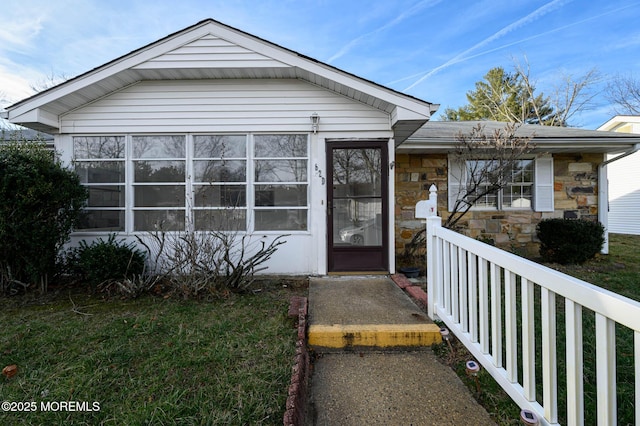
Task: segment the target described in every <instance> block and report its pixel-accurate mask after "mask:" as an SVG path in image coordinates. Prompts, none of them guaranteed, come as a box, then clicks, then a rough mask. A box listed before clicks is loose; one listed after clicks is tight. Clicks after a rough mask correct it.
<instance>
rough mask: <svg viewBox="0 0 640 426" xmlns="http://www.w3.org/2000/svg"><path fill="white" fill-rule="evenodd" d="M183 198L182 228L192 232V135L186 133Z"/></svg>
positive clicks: (193, 201)
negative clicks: (183, 215)
mask: <svg viewBox="0 0 640 426" xmlns="http://www.w3.org/2000/svg"><path fill="white" fill-rule="evenodd" d="M184 161H185V165H184V167H185V183H184V190H185V197H184V203H185V206H184V214H185V218H184V226H185V231H187V232H192V231H193V230H194V229H195V227H194V215H193V207H194V205H195V204H194V203H195V200H194V193H193V135H191V134H190V133H188V134H187V135H186V147H185V160H184Z"/></svg>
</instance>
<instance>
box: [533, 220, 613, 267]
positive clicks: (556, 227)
mask: <svg viewBox="0 0 640 426" xmlns="http://www.w3.org/2000/svg"><path fill="white" fill-rule="evenodd" d="M536 232H537V234H538V238H539V239H540V256H542V260H543V261H545V262H554V263H560V264H569V263H583V262H585V261H587V260H589V259H591V258H593V257H594V256H595V255H596V254H597V253H599V252H600V249H601V248H602V244H603V243H604V227H603V226H602V225H601V224H600V223H599V222H591V221H587V220H577V219H546V220H543V221H541V222H540V223H539V224H538V226H537V227H536Z"/></svg>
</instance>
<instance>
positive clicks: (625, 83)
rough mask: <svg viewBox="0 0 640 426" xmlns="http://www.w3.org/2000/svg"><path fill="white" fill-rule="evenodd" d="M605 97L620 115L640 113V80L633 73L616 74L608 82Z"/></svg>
mask: <svg viewBox="0 0 640 426" xmlns="http://www.w3.org/2000/svg"><path fill="white" fill-rule="evenodd" d="M605 93H606V95H605V97H606V98H607V99H608V100H609V102H611V103H612V104H614V107H613V111H614V112H615V113H616V114H618V115H637V114H640V80H637V79H635V78H633V75H620V74H619V75H616V76H615V77H614V78H613V79H612V80H611V81H610V82H609V84H607V89H606V92H605Z"/></svg>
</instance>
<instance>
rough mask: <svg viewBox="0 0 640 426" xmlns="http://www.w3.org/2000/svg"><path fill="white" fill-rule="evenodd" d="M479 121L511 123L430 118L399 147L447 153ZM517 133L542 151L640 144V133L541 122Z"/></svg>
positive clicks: (615, 149) (488, 124) (491, 124)
mask: <svg viewBox="0 0 640 426" xmlns="http://www.w3.org/2000/svg"><path fill="white" fill-rule="evenodd" d="M478 124H480V125H482V126H484V130H485V131H486V132H489V133H491V132H493V131H494V130H498V129H504V127H505V126H506V125H507V123H504V122H500V121H430V122H428V123H426V124H425V125H424V126H422V127H421V128H420V129H419V130H418V131H416V132H415V133H414V134H413V135H412V136H410V137H409V138H408V139H407V140H406V141H405V142H404V143H402V144H401V145H400V146H399V147H398V148H397V151H398V152H405V153H406V152H429V153H447V152H450V151H451V150H452V149H453V148H455V146H456V145H457V139H456V137H457V136H458V135H459V134H460V133H462V134H465V135H466V134H470V133H471V130H472V129H473V128H474V127H476V126H477V125H478ZM515 135H516V136H517V137H531V136H532V137H533V138H532V142H533V144H534V145H535V148H534V149H533V152H538V153H543V152H550V153H551V152H553V153H605V152H606V153H619V152H625V151H628V150H630V149H632V148H633V147H634V146H635V145H637V144H640V135H632V134H625V133H616V132H608V131H597V130H585V129H576V128H570V127H554V126H541V125H537V124H522V125H520V127H518V129H517V130H516V133H515Z"/></svg>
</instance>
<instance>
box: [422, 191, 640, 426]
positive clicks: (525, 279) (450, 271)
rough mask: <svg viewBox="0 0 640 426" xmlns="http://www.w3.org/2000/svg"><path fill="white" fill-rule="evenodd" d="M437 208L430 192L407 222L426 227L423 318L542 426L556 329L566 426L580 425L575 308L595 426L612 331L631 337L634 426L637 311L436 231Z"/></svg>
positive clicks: (600, 417)
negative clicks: (590, 324) (592, 385)
mask: <svg viewBox="0 0 640 426" xmlns="http://www.w3.org/2000/svg"><path fill="white" fill-rule="evenodd" d="M436 206H437V201H436V194H435V187H434V186H432V188H431V195H430V197H429V201H421V202H420V203H418V205H416V216H417V217H426V219H427V295H428V305H427V311H428V315H429V317H431V318H432V319H440V320H442V321H443V322H444V323H445V324H446V325H447V327H448V328H449V329H450V330H451V331H452V332H453V333H454V334H455V335H456V337H457V338H458V339H459V340H460V341H461V342H462V343H463V344H464V345H465V346H466V347H467V349H468V350H469V351H470V352H471V353H472V354H473V355H474V356H475V357H476V359H477V360H478V361H479V362H480V364H482V365H483V367H484V368H485V369H486V370H487V371H488V372H489V373H490V374H491V375H492V376H493V378H494V379H495V380H496V381H497V382H498V383H499V384H500V386H502V388H503V389H504V390H505V391H506V392H507V393H508V394H509V395H510V396H511V398H512V399H513V400H514V401H515V402H516V403H517V404H518V405H519V406H520V407H521V408H522V409H527V410H530V411H532V412H534V413H535V414H536V415H537V417H538V419H539V421H540V424H543V425H554V424H558V342H557V341H556V331H557V328H558V327H564V333H561V334H564V335H565V336H566V349H565V350H563V352H564V353H565V357H566V359H565V365H566V385H564V384H560V385H561V386H565V387H566V398H565V401H564V403H563V405H566V419H567V423H568V424H569V425H582V424H584V412H585V410H584V400H585V399H584V392H583V383H584V380H583V377H584V362H583V353H584V348H583V312H582V310H583V307H584V308H587V309H589V310H591V311H593V312H594V313H595V331H594V333H595V339H596V349H595V353H596V363H595V364H596V367H595V369H596V372H595V374H596V383H597V385H596V386H597V401H596V410H597V413H596V416H597V424H598V425H615V424H617V418H616V413H617V407H616V398H617V393H616V373H617V372H616V342H615V339H616V324H621V325H623V326H625V327H628V328H630V329H631V330H633V335H634V353H633V354H632V356H633V357H634V358H633V359H634V371H628V372H622V373H623V374H629V375H631V374H635V424H636V425H640V303H638V302H636V301H633V300H631V299H628V298H626V297H623V296H620V295H618V294H615V293H613V292H610V291H608V290H605V289H602V288H600V287H596V286H594V285H592V284H589V283H587V282H584V281H581V280H579V279H576V278H573V277H570V276H568V275H565V274H562V273H559V272H557V271H554V270H552V269H550V268H547V267H545V266H542V265H539V264H537V263H534V262H531V261H529V260H527V259H524V258H521V257H519V256H516V255H513V254H511V253H508V252H505V251H503V250H500V249H497V248H495V247H492V246H489V245H487V244H484V243H482V242H480V241H477V240H474V239H472V238H468V237H465V236H463V235H460V234H458V233H456V232H453V231H451V230H449V229H445V228H443V227H442V226H441V218H440V217H438V216H435V212H436V211H437V210H436V208H435V207H436ZM556 296H561V297H563V298H564V301H565V302H564V311H565V312H564V316H565V321H564V324H562V323H558V322H557V321H556V318H557V313H556ZM534 300H535V301H536V303H535V304H534ZM538 301H539V308H538V307H537V305H538ZM560 308H561V309H562V305H560ZM518 319H520V325H518ZM536 323H540V325H539V326H538V327H536ZM536 330H539V331H536ZM561 331H562V330H561ZM536 334H537V336H536ZM540 335H541V336H540ZM536 340H538V341H539V342H541V345H539V346H540V347H538V348H536ZM536 371H538V376H540V373H541V381H542V386H541V388H542V389H540V386H539V384H538V386H536ZM618 373H620V372H618ZM536 389H537V390H538V396H537V395H536ZM563 414H564V413H563Z"/></svg>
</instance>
